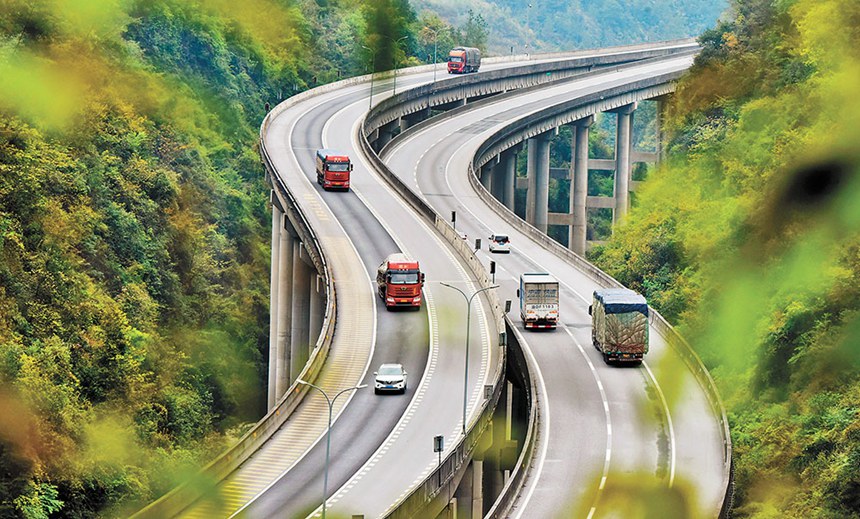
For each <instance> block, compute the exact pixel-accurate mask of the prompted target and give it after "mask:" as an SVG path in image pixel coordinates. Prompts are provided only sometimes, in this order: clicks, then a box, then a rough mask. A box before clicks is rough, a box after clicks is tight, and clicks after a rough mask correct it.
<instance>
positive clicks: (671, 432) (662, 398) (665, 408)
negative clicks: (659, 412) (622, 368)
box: [642, 360, 675, 488]
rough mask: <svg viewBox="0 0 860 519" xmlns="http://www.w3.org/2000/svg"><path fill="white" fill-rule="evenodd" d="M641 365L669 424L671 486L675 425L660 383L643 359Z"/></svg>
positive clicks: (673, 470)
mask: <svg viewBox="0 0 860 519" xmlns="http://www.w3.org/2000/svg"><path fill="white" fill-rule="evenodd" d="M642 366H644V367H645V371H647V372H648V376H650V377H651V380H652V381H654V387H655V388H656V389H657V394H658V395H660V402H662V404H663V411H665V413H666V422H667V423H668V425H669V451H670V452H671V456H670V459H671V462H670V463H669V467H670V468H669V488H672V485H674V484H675V427H674V425H673V424H672V414H671V413H670V412H669V403H668V402H667V401H666V396H665V395H664V394H663V390H662V389H660V384H658V383H657V377H655V376H654V373H653V372H652V371H651V368H650V367H649V366H648V364H647V363H646V362H645V361H644V360H643V361H642Z"/></svg>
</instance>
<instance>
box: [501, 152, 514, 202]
mask: <svg viewBox="0 0 860 519" xmlns="http://www.w3.org/2000/svg"><path fill="white" fill-rule="evenodd" d="M500 166H501V169H502V171H503V172H504V174H503V177H504V180H502V185H503V187H502V198H501V202H502V203H503V204H505V207H507V208H508V209H510V210H511V211H513V210H514V200H515V199H516V196H515V193H516V187H517V153H516V151H514V150H512V149H509V150H506V151H503V152H502V158H501V164H500Z"/></svg>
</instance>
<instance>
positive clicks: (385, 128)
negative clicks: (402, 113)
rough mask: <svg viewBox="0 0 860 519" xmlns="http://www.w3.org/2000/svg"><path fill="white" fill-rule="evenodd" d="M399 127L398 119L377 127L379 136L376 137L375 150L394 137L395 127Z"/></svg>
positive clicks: (379, 149) (380, 148)
mask: <svg viewBox="0 0 860 519" xmlns="http://www.w3.org/2000/svg"><path fill="white" fill-rule="evenodd" d="M399 127H400V121H399V120H398V119H395V120H393V121H391V122H390V123H387V124H383V125H382V126H381V127H380V128H379V138H377V139H376V151H377V152H378V151H381V150H382V148H384V147H385V145H386V144H388V143H389V142H391V139H393V138H394V130H395V128H399Z"/></svg>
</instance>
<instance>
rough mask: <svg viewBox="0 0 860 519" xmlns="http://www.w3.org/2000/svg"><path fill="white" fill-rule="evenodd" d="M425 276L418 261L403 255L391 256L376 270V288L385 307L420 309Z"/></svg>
mask: <svg viewBox="0 0 860 519" xmlns="http://www.w3.org/2000/svg"><path fill="white" fill-rule="evenodd" d="M423 286H424V274H423V273H422V272H421V267H420V266H419V265H418V261H416V260H414V259H412V258H410V257H408V256H407V255H405V254H402V253H396V254H391V255H389V256H388V257H387V258H385V261H383V262H382V264H381V265H379V268H378V269H376V287H377V290H378V292H379V297H381V298H382V300H383V301H384V302H385V307H386V308H387V309H389V310H390V309H391V308H394V307H398V306H405V307H412V308H416V309H417V308H420V307H421V287H423Z"/></svg>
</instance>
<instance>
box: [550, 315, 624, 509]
mask: <svg viewBox="0 0 860 519" xmlns="http://www.w3.org/2000/svg"><path fill="white" fill-rule="evenodd" d="M562 328H563V329H564V331H565V332H567V334H568V335H569V336H570V340H572V341H573V343H574V344H576V347H577V348H578V349H579V352H580V353H582V356H583V357H584V358H585V362H586V363H587V364H588V369H590V370H591V375H592V376H593V377H594V380H595V382H597V388H598V389H599V390H600V398H601V400H603V414H604V416H605V417H606V454H605V456H604V458H603V475H602V476H601V478H600V487H599V488H598V489H597V495H595V496H594V501H593V502H592V507H591V508H592V510H594V509H596V508H597V502H598V501H599V500H600V494H601V492H602V491H603V487H604V486H605V485H606V478H607V477H608V476H609V464H610V462H611V461H612V416H611V415H610V413H609V398H608V397H607V396H606V391H604V389H603V382H602V381H601V380H600V374H599V373H598V372H597V368H595V367H594V363H593V362H591V359H590V358H589V357H588V355H587V354H586V353H585V348H583V347H582V344H580V343H579V341H578V340H576V337H574V335H573V332H572V331H571V330H570V328H568V327H567V326H562Z"/></svg>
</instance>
